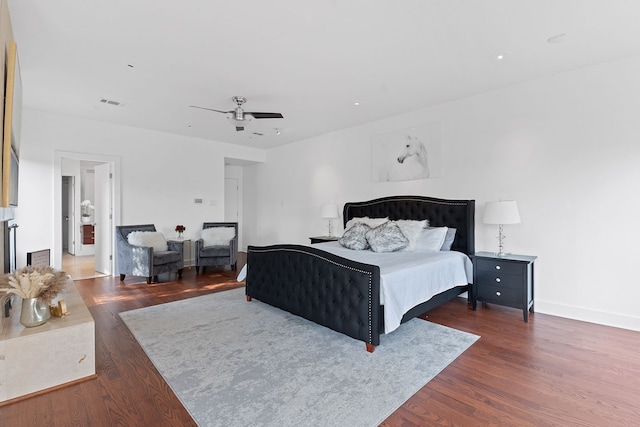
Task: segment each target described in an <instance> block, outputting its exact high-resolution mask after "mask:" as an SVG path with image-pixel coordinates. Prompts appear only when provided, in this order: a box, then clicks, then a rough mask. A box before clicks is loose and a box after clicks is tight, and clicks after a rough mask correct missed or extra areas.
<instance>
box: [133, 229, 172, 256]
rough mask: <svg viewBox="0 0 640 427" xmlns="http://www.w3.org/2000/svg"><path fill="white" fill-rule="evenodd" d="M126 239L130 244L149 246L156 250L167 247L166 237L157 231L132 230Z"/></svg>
mask: <svg viewBox="0 0 640 427" xmlns="http://www.w3.org/2000/svg"><path fill="white" fill-rule="evenodd" d="M127 241H128V242H129V244H130V245H134V246H147V247H151V248H153V250H154V251H156V252H158V251H166V250H167V249H169V247H168V246H167V239H165V237H164V234H162V233H160V232H159V231H132V232H131V233H129V235H128V236H127Z"/></svg>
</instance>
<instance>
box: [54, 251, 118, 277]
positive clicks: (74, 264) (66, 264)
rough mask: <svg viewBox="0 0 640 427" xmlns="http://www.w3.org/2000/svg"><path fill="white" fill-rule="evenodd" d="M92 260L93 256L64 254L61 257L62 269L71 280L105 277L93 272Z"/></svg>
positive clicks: (93, 263) (93, 264)
mask: <svg viewBox="0 0 640 427" xmlns="http://www.w3.org/2000/svg"><path fill="white" fill-rule="evenodd" d="M94 258H95V257H94V256H93V255H86V256H73V255H71V254H70V253H68V252H65V253H64V254H63V255H62V269H63V270H64V271H66V272H67V274H69V275H70V276H71V277H72V278H73V280H81V279H90V278H93V277H104V276H107V275H106V274H103V273H100V272H98V271H95V260H94Z"/></svg>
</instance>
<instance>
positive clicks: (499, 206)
mask: <svg viewBox="0 0 640 427" xmlns="http://www.w3.org/2000/svg"><path fill="white" fill-rule="evenodd" d="M483 222H484V223H485V224H519V223H520V213H519V212H518V204H517V203H516V202H515V200H501V201H499V202H487V203H485V205H484V219H483Z"/></svg>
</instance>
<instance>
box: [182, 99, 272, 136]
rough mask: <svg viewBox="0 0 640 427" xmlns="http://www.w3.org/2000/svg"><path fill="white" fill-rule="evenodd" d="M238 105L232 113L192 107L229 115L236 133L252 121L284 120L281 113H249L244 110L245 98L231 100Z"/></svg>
mask: <svg viewBox="0 0 640 427" xmlns="http://www.w3.org/2000/svg"><path fill="white" fill-rule="evenodd" d="M231 100H232V101H233V102H235V103H236V105H237V107H236V108H235V109H233V110H231V111H222V110H215V109H213V108H206V107H198V106H197V105H191V107H192V108H200V109H202V110H209V111H215V112H216V113H223V114H227V119H228V120H229V122H230V123H231V124H232V125H233V126H235V128H236V131H237V132H240V131H243V130H244V128H245V126H246V125H247V124H248V123H249V122H250V121H251V120H252V119H283V118H284V117H283V116H282V114H280V113H258V112H249V111H244V110H243V109H242V105H243V104H244V103H245V102H247V98H245V97H244V96H234V97H232V98H231Z"/></svg>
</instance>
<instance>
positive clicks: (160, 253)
mask: <svg viewBox="0 0 640 427" xmlns="http://www.w3.org/2000/svg"><path fill="white" fill-rule="evenodd" d="M134 231H156V227H155V226H154V225H153V224H143V225H121V226H116V233H115V234H116V271H117V272H118V273H120V280H121V281H122V280H124V278H125V276H126V275H127V274H130V275H132V276H143V277H146V278H147V283H151V281H152V280H153V281H156V282H157V281H158V274H162V273H172V272H174V271H176V272H177V273H178V278H180V277H182V270H183V268H184V255H183V254H182V242H175V241H168V242H166V243H167V250H155V249H154V248H153V247H152V246H146V245H145V246H136V245H132V244H130V243H129V234H130V233H132V232H134Z"/></svg>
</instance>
